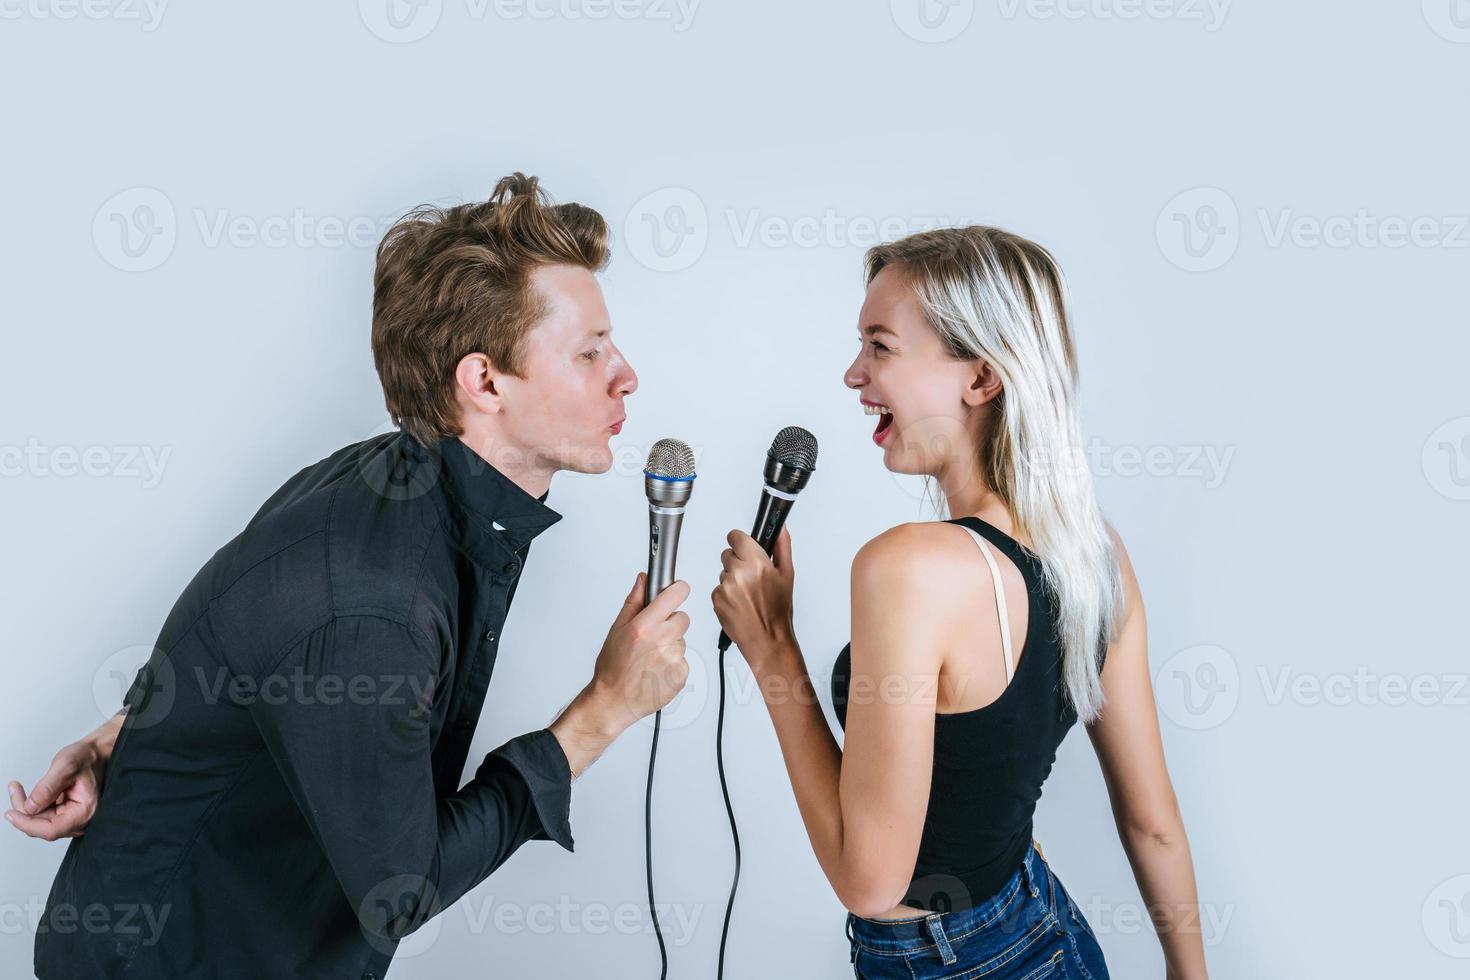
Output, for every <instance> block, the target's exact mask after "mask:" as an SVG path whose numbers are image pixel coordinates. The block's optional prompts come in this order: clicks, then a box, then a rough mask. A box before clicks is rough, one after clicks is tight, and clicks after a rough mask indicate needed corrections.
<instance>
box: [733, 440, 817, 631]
mask: <svg viewBox="0 0 1470 980" xmlns="http://www.w3.org/2000/svg"><path fill="white" fill-rule="evenodd" d="M816 468H817V437H816V436H814V435H812V434H811V433H810V432H808V431H806V430H805V429H803V428H802V427H801V426H799V425H788V426H787V427H786V428H784V429H782V430H781V431H780V432H778V433H776V438H774V439H772V440H771V448H770V449H768V450H766V469H765V481H766V482H765V486H764V487H763V488H762V489H761V502H760V506H758V507H757V508H756V511H755V527H754V528H753V529H752V530H751V532H750V536H751V537H752V538H755V543H756V544H758V545H760V546H761V547H762V548H764V549H765V551H766V554H768V555H769V554H771V553H773V552H774V551H775V549H776V539H777V538H778V537H780V536H781V528H782V527H784V526H785V524H786V516H787V515H788V514H790V513H791V505H792V504H794V503H796V495H797V494H798V493H801V491H802V488H803V487H805V486H806V482H807V480H809V479H811V476H812V471H813V470H815V469H816ZM719 649H720V652H721V653H724V652H725V651H726V650H728V649H730V637H729V636H727V635H726V633H725V631H724V630H723V629H722V630H720V647H719Z"/></svg>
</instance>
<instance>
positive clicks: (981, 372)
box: [964, 359, 1001, 408]
mask: <svg viewBox="0 0 1470 980" xmlns="http://www.w3.org/2000/svg"><path fill="white" fill-rule="evenodd" d="M970 364H971V366H972V367H973V369H974V370H973V372H972V373H971V374H970V375H969V378H970V384H969V386H968V387H967V388H966V389H965V395H964V397H965V404H966V405H969V406H970V407H972V408H974V407H978V406H980V405H984V404H985V403H986V402H988V401H990V400H991V399H992V398H994V397H996V396H997V395H999V394H1000V393H1001V384H1000V375H998V374H996V373H995V368H993V367H991V366H990V362H989V361H984V360H980V359H976V360H973V361H971V362H970Z"/></svg>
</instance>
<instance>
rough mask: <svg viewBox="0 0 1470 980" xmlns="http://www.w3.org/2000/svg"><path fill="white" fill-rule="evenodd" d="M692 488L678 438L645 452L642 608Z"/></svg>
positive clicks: (661, 582) (648, 815) (648, 828)
mask: <svg viewBox="0 0 1470 980" xmlns="http://www.w3.org/2000/svg"><path fill="white" fill-rule="evenodd" d="M693 490H694V451H693V450H691V449H690V448H689V446H688V445H687V444H686V443H683V442H680V441H679V440H678V439H660V440H659V441H658V442H656V443H654V444H653V448H652V449H650V450H649V451H648V462H647V463H646V464H644V467H643V491H644V493H646V494H647V495H648V580H647V582H646V583H645V588H644V593H643V604H644V605H645V606H646V605H647V604H648V603H650V602H652V601H653V597H654V596H656V595H658V594H659V593H660V592H662V591H663V590H664V589H667V588H668V587H669V586H670V585H673V584H674V560H675V559H676V558H677V557H678V555H679V529H680V528H681V527H683V526H684V505H685V504H687V503H689V494H690V493H691V492H693ZM662 718H663V711H662V710H660V711H655V712H654V713H653V744H652V745H651V746H650V747H649V750H648V792H647V794H646V795H645V796H644V797H643V855H644V867H645V869H646V871H647V874H648V916H649V918H650V919H652V920H653V936H654V938H655V939H657V940H658V958H659V963H660V966H661V969H660V971H659V978H660V980H662V978H664V977H667V976H668V974H669V955H668V950H667V949H666V948H665V947H664V934H663V930H662V929H660V928H659V924H658V903H657V902H655V901H654V898H653V767H654V760H655V759H657V758H658V730H659V724H660V722H661V720H662Z"/></svg>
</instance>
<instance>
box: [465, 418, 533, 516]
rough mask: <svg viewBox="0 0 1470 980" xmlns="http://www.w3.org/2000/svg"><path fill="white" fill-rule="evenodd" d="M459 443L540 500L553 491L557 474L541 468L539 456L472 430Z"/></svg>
mask: <svg viewBox="0 0 1470 980" xmlns="http://www.w3.org/2000/svg"><path fill="white" fill-rule="evenodd" d="M459 441H460V442H462V443H464V444H465V445H466V446H468V447H469V449H470V451H471V452H473V453H474V454H475V455H476V456H479V457H480V458H481V459H483V460H484V461H485V462H487V463H489V464H490V465H491V466H493V467H495V468H496V469H497V470H499V471H500V473H501V475H502V476H504V477H505V478H506V479H507V480H509V481H510V482H512V483H514V484H515V485H516V486H518V487H520V488H521V489H522V490H524V491H526V493H528V494H530V495H531V496H533V497H535V498H537V499H538V500H539V499H540V498H541V497H542V496H543V495H544V494H545V493H546V491H548V490H550V489H551V478H552V476H553V475H554V474H555V473H556V471H555V470H552V469H546V468H544V467H543V466H541V465H538V464H541V463H542V462H543V461H542V460H540V459H538V458H536V454H535V453H532V452H529V451H526V450H521V449H515V448H512V447H510V446H507V445H504V444H503V443H500V442H498V441H497V440H496V439H495V438H494V437H493V436H491V435H488V434H486V433H474V432H471V431H470V430H469V429H468V428H466V429H465V431H464V432H463V433H462V434H461V435H460V437H459Z"/></svg>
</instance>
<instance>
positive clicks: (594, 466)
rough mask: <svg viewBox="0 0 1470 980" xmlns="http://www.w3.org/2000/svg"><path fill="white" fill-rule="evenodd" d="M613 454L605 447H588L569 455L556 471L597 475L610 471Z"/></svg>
mask: <svg viewBox="0 0 1470 980" xmlns="http://www.w3.org/2000/svg"><path fill="white" fill-rule="evenodd" d="M612 464H613V454H612V450H611V449H609V448H608V447H607V446H589V447H588V448H586V449H583V450H581V451H579V452H575V453H570V454H569V455H568V458H566V459H563V460H562V461H561V466H560V467H558V469H561V470H564V471H566V472H569V473H587V474H597V473H606V472H607V471H608V470H610V469H612Z"/></svg>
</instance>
